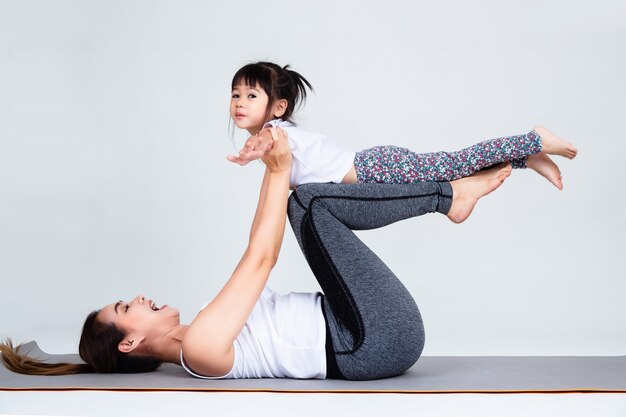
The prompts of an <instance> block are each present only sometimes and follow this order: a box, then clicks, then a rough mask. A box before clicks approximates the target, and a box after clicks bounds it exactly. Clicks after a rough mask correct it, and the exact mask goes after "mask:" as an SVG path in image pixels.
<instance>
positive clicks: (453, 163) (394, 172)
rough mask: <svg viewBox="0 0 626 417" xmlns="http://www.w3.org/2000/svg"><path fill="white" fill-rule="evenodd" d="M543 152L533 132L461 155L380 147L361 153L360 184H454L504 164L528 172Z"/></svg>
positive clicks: (482, 144)
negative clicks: (530, 159) (531, 159)
mask: <svg viewBox="0 0 626 417" xmlns="http://www.w3.org/2000/svg"><path fill="white" fill-rule="evenodd" d="M539 152H541V138H540V137H539V135H538V134H537V132H536V131H534V130H532V131H531V132H529V133H527V134H525V135H518V136H508V137H502V138H498V139H491V140H487V141H484V142H480V143H478V144H476V145H473V146H470V147H469V148H465V149H463V150H461V151H457V152H432V153H425V154H417V153H415V152H412V151H410V150H408V149H405V148H399V147H396V146H378V147H374V148H370V149H366V150H364V151H361V152H357V154H356V157H355V160H354V165H355V168H356V175H357V180H358V182H360V183H367V182H378V183H392V184H401V183H410V182H421V181H453V180H455V179H458V178H462V177H467V176H470V175H472V174H474V173H475V172H476V171H480V170H481V169H483V168H486V167H489V166H492V165H495V164H499V163H501V162H511V164H512V166H513V168H525V167H526V161H527V158H528V156H530V155H534V154H537V153H539ZM542 175H543V174H542Z"/></svg>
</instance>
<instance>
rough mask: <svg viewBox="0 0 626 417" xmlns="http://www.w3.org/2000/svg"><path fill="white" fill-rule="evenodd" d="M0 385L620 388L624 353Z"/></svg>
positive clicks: (12, 378) (176, 370)
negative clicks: (380, 373) (353, 371)
mask: <svg viewBox="0 0 626 417" xmlns="http://www.w3.org/2000/svg"><path fill="white" fill-rule="evenodd" d="M24 351H25V352H29V355H31V356H34V357H38V358H41V359H44V360H48V361H51V362H57V361H65V362H77V363H78V362H80V358H79V357H78V355H77V354H70V355H49V354H47V353H45V352H43V351H42V350H41V349H40V348H39V347H38V346H37V343H35V342H29V343H27V344H25V345H24ZM0 390H2V391H23V390H28V391H32V390H48V391H54V390H64V391H69V390H106V391H238V392H241V391H254V392H326V393H329V392H332V393H341V392H345V393H350V392H354V393H429V394H432V393H544V392H545V393H549V392H554V393H565V392H626V356H464V357H463V356H424V357H422V358H420V359H419V360H418V361H417V363H416V364H415V365H414V366H413V367H412V368H411V369H409V370H408V371H407V372H405V373H404V374H402V375H400V376H397V377H394V378H388V379H380V380H375V381H342V380H332V379H327V380H294V379H239V380H229V379H225V380H202V379H198V378H194V377H192V376H190V375H189V374H187V373H186V372H185V371H184V370H183V369H182V368H181V367H179V366H177V365H174V364H164V365H163V366H161V367H160V368H159V369H158V370H157V371H155V372H150V373H143V374H130V375H124V374H82V375H66V376H28V375H20V374H15V373H13V372H11V371H9V370H8V369H6V368H5V367H4V366H0Z"/></svg>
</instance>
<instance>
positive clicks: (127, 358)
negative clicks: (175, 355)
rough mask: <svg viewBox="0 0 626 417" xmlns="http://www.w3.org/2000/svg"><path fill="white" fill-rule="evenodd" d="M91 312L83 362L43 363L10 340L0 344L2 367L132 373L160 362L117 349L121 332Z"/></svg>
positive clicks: (82, 344) (20, 370)
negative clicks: (24, 352)
mask: <svg viewBox="0 0 626 417" xmlns="http://www.w3.org/2000/svg"><path fill="white" fill-rule="evenodd" d="M97 315H98V311H92V312H91V313H89V315H88V316H87V319H86V320H85V324H84V325H83V332H82V334H81V336H80V342H79V344H78V353H79V354H80V357H81V358H82V359H83V360H84V361H85V362H86V363H81V364H77V363H46V362H44V361H42V360H40V359H37V358H33V357H30V356H28V355H26V354H22V353H21V352H20V350H21V347H22V345H18V346H17V347H13V343H12V342H11V340H10V339H7V340H6V342H4V343H0V353H1V354H2V360H3V361H4V364H5V366H6V367H7V368H8V369H9V370H11V371H13V372H17V373H20V374H27V375H69V374H81V373H93V372H98V373H135V372H150V371H154V370H155V369H156V368H158V367H159V366H160V365H161V363H162V362H161V361H159V360H158V359H156V358H151V357H145V356H136V355H130V354H128V353H123V352H120V351H119V349H118V348H117V346H118V344H119V343H120V342H121V341H122V340H123V339H124V333H123V332H122V331H120V330H119V329H118V328H117V327H115V325H113V324H111V323H102V322H101V321H99V320H97V319H96V317H97Z"/></svg>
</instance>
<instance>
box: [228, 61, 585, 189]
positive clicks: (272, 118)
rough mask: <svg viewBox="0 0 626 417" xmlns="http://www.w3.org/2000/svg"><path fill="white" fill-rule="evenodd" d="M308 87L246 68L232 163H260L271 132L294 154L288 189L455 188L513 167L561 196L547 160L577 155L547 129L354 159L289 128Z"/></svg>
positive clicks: (284, 72)
mask: <svg viewBox="0 0 626 417" xmlns="http://www.w3.org/2000/svg"><path fill="white" fill-rule="evenodd" d="M307 87H308V88H309V90H312V89H313V88H312V86H311V84H310V83H309V82H308V81H307V80H306V79H305V78H304V77H303V76H301V75H300V74H298V73H297V72H295V71H293V70H291V69H289V66H285V67H282V68H281V67H280V66H278V65H276V64H274V63H271V62H257V63H254V64H248V65H245V66H244V67H242V68H241V69H240V70H239V71H237V73H236V74H235V76H234V77H233V80H232V97H231V102H230V115H231V117H232V120H233V121H234V123H235V125H236V126H237V127H238V128H240V129H246V130H247V131H248V132H249V133H250V134H251V135H253V136H252V137H250V138H249V139H248V140H247V141H246V144H245V145H244V147H243V149H242V150H241V151H240V152H239V155H238V156H232V155H231V156H228V160H229V161H231V162H234V163H237V164H239V165H245V164H247V163H248V162H250V161H252V160H255V159H258V158H259V157H261V156H262V155H263V154H264V153H265V152H267V151H268V150H269V149H270V148H271V146H272V141H271V135H270V134H269V131H268V130H267V129H268V128H269V127H279V128H282V129H284V130H286V131H287V133H288V135H289V144H290V147H291V151H292V154H293V166H292V170H291V179H290V183H291V187H292V188H295V187H296V186H298V185H300V184H304V183H320V182H334V183H357V182H359V183H368V182H378V183H394V184H400V183H410V182H415V181H453V180H455V179H458V178H462V177H466V176H469V175H472V174H473V173H474V172H476V171H479V170H481V169H483V168H486V167H489V166H492V165H496V164H499V163H502V162H510V163H511V165H512V166H513V167H514V168H525V167H528V168H530V169H532V170H534V171H536V172H537V173H539V174H540V175H542V176H544V177H545V178H547V179H548V181H550V182H551V183H552V184H554V185H555V186H556V187H557V188H558V189H559V190H560V189H562V188H563V182H562V179H561V173H560V171H559V168H558V167H557V165H556V164H555V163H554V162H553V161H552V160H551V159H550V157H549V156H548V155H560V156H563V157H566V158H569V159H572V158H574V157H575V156H576V154H577V152H578V151H577V149H576V148H575V147H574V146H573V145H572V144H570V143H568V142H566V141H564V140H562V139H560V138H559V137H557V136H556V135H554V134H553V133H551V132H550V131H548V130H547V129H545V128H543V127H535V128H534V129H533V130H532V131H530V132H529V133H527V134H524V135H516V136H509V137H502V138H498V139H492V140H487V141H484V142H480V143H478V144H476V145H473V146H470V147H469V148H466V149H463V150H461V151H457V152H434V153H425V154H417V153H415V152H412V151H410V150H408V149H405V148H400V147H397V146H376V147H373V148H370V149H366V150H363V151H360V152H356V153H355V152H350V151H348V150H345V149H343V148H342V147H340V146H339V145H337V144H336V143H335V142H334V141H333V140H331V139H330V138H328V137H325V136H323V135H320V134H315V133H310V132H307V131H305V130H303V129H301V128H298V127H296V126H295V125H294V123H293V122H292V116H293V112H294V110H295V108H296V107H297V106H299V105H301V104H302V102H303V101H304V100H305V98H306V89H307Z"/></svg>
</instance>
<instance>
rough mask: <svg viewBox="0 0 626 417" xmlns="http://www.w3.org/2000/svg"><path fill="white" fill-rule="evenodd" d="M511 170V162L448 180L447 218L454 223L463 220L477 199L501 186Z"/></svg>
mask: <svg viewBox="0 0 626 417" xmlns="http://www.w3.org/2000/svg"><path fill="white" fill-rule="evenodd" d="M511 170H512V168H511V164H506V165H505V164H500V165H498V166H496V167H494V168H491V169H486V170H484V171H479V172H477V173H475V174H474V175H472V176H470V177H465V178H461V179H458V180H456V181H452V182H450V185H451V186H452V206H450V210H449V211H448V218H449V219H450V220H452V222H454V223H462V222H464V221H465V219H467V218H468V217H469V215H470V214H471V213H472V210H474V206H475V205H476V203H477V202H478V200H479V199H480V198H481V197H484V196H486V195H487V194H489V193H490V192H492V191H494V190H495V189H496V188H498V187H499V186H501V185H502V183H503V182H504V180H505V179H506V178H507V177H508V176H509V175H511Z"/></svg>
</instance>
